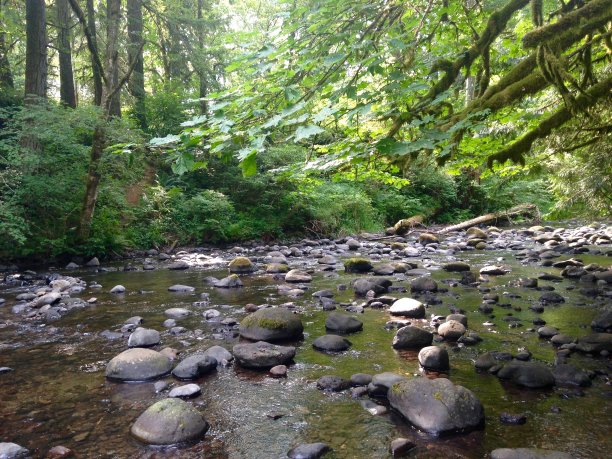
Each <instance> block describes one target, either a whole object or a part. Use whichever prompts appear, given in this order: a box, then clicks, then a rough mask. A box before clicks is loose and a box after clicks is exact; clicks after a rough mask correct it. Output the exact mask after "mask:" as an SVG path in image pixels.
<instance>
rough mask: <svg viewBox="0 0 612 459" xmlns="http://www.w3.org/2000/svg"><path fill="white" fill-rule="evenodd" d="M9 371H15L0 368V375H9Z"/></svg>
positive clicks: (8, 368)
mask: <svg viewBox="0 0 612 459" xmlns="http://www.w3.org/2000/svg"><path fill="white" fill-rule="evenodd" d="M11 371H15V370H13V369H12V368H11V367H0V375H3V374H4V373H10V372H11Z"/></svg>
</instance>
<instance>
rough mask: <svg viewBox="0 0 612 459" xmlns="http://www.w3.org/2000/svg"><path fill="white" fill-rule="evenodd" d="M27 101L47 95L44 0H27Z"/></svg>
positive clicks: (30, 101)
mask: <svg viewBox="0 0 612 459" xmlns="http://www.w3.org/2000/svg"><path fill="white" fill-rule="evenodd" d="M25 96H26V101H27V102H29V103H32V102H33V101H35V100H36V99H37V98H46V97H47V28H46V9H45V1H44V0H26V70H25Z"/></svg>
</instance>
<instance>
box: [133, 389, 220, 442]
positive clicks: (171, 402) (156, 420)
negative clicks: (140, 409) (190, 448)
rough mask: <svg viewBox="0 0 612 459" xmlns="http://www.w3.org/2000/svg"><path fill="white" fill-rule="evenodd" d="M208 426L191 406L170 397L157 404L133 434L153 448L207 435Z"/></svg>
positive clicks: (141, 420)
mask: <svg viewBox="0 0 612 459" xmlns="http://www.w3.org/2000/svg"><path fill="white" fill-rule="evenodd" d="M207 430H208V423H207V422H206V421H205V420H204V418H203V417H202V415H201V414H200V413H199V412H198V411H197V410H196V409H195V408H194V407H192V406H191V405H190V404H189V403H187V402H185V401H183V400H180V399H178V398H166V399H164V400H160V401H159V402H156V403H154V404H153V405H151V406H150V407H149V408H147V409H146V410H145V411H144V413H142V414H141V415H140V416H139V417H138V419H136V422H135V423H134V424H133V425H132V428H131V430H130V431H131V433H132V435H133V436H134V437H136V438H137V439H138V440H140V441H142V442H143V443H147V444H150V445H173V444H176V443H181V442H185V441H190V440H196V439H198V438H201V437H202V436H204V434H205V433H206V431H207Z"/></svg>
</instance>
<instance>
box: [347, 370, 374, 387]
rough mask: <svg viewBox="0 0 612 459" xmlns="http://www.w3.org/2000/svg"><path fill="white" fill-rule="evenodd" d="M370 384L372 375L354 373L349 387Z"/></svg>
mask: <svg viewBox="0 0 612 459" xmlns="http://www.w3.org/2000/svg"><path fill="white" fill-rule="evenodd" d="M371 382H372V375H368V374H365V373H355V374H354V375H352V376H351V386H367V385H368V384H370V383H371Z"/></svg>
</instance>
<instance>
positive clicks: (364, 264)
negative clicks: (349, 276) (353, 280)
mask: <svg viewBox="0 0 612 459" xmlns="http://www.w3.org/2000/svg"><path fill="white" fill-rule="evenodd" d="M373 268H374V267H373V266H372V263H371V262H370V260H368V259H367V258H359V257H353V258H349V259H348V260H345V261H344V270H345V271H346V272H347V273H367V272H370V271H372V269H373Z"/></svg>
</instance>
